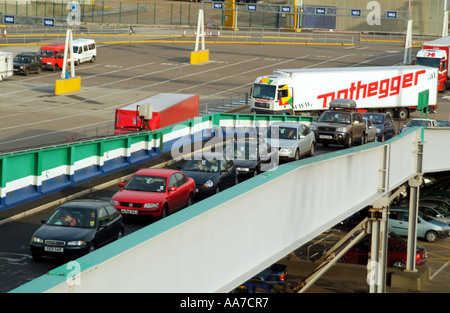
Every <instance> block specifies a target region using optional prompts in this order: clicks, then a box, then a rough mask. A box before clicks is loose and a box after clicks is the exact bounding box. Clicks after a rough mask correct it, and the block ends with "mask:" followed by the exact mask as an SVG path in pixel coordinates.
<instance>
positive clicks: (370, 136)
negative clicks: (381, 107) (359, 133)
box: [363, 117, 377, 142]
mask: <svg viewBox="0 0 450 313" xmlns="http://www.w3.org/2000/svg"><path fill="white" fill-rule="evenodd" d="M363 118H364V123H365V124H366V134H367V139H366V141H367V142H373V141H376V140H377V128H376V127H375V126H374V125H373V124H372V121H371V120H370V119H368V118H366V117H363Z"/></svg>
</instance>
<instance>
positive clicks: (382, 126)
mask: <svg viewBox="0 0 450 313" xmlns="http://www.w3.org/2000/svg"><path fill="white" fill-rule="evenodd" d="M361 115H362V117H366V118H368V119H370V120H371V121H372V124H373V125H375V127H376V128H377V138H378V141H381V142H383V141H385V140H388V139H391V138H392V137H394V136H395V133H396V131H395V124H394V120H393V119H392V116H391V115H390V114H388V113H372V112H366V113H361Z"/></svg>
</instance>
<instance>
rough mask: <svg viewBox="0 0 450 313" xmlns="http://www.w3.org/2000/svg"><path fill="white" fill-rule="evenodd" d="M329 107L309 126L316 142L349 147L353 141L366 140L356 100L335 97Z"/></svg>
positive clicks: (361, 142) (364, 126) (364, 128)
mask: <svg viewBox="0 0 450 313" xmlns="http://www.w3.org/2000/svg"><path fill="white" fill-rule="evenodd" d="M329 105H330V109H329V110H327V111H325V112H323V113H322V115H321V116H320V117H319V119H318V121H317V122H315V123H312V124H311V126H310V128H311V130H312V131H313V132H314V134H315V137H316V140H317V142H318V143H322V145H324V146H325V147H326V146H328V145H329V144H338V145H344V147H346V148H349V147H351V146H352V145H353V143H355V142H356V143H359V144H364V143H365V142H366V138H367V137H366V125H365V123H364V120H363V118H362V116H361V114H360V113H359V112H357V111H354V109H356V102H355V101H354V100H348V99H335V100H333V101H331V102H330V104H329Z"/></svg>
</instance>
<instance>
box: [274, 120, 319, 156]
mask: <svg viewBox="0 0 450 313" xmlns="http://www.w3.org/2000/svg"><path fill="white" fill-rule="evenodd" d="M266 137H267V139H266V140H267V142H268V143H269V144H270V145H271V146H272V147H274V148H278V149H279V153H278V155H279V158H280V159H288V160H298V159H300V158H301V157H302V156H313V155H314V151H315V147H316V138H315V135H314V133H313V132H312V131H311V130H310V129H309V127H308V126H307V125H305V124H303V123H296V122H276V123H273V124H271V125H270V126H269V128H268V129H267V133H266Z"/></svg>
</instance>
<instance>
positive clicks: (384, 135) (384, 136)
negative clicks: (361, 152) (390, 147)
mask: <svg viewBox="0 0 450 313" xmlns="http://www.w3.org/2000/svg"><path fill="white" fill-rule="evenodd" d="M385 140H386V134H383V135H381V142H384V141H385Z"/></svg>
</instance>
